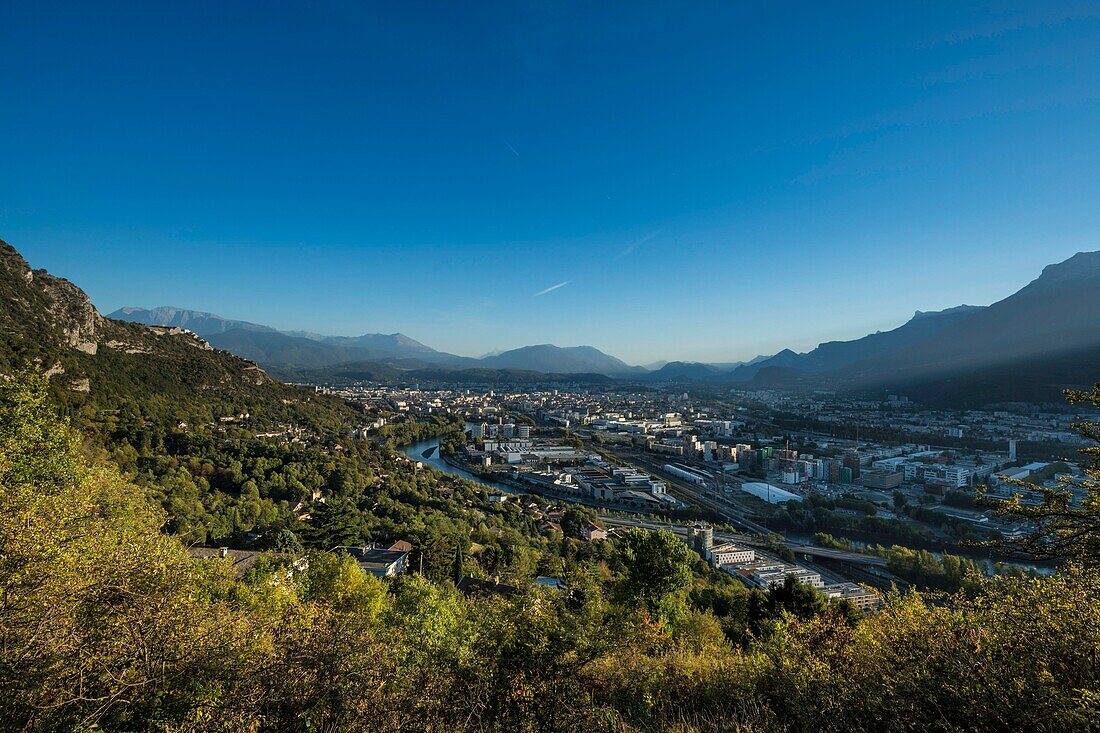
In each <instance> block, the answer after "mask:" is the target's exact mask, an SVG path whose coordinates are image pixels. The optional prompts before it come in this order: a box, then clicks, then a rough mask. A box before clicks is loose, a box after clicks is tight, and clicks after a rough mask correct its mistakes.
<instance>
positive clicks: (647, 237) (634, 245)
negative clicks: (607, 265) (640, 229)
mask: <svg viewBox="0 0 1100 733" xmlns="http://www.w3.org/2000/svg"><path fill="white" fill-rule="evenodd" d="M663 231H664V229H657V230H656V231H652V232H650V233H649V234H647V235H645V236H644V237H642V238H641V239H639V240H637V241H636V242H633V243H631V244H630V245H628V246H627V248H626V249H624V250H623V251H622V252H620V253H619V256H618V257H616V259H619V258H621V257H626V256H627V255H628V254H630V253H631V252H633V251H634V250H636V249H638V247H640V246H641V245H643V244H645V243H646V242H648V241H649V240H651V239H653V238H654V237H656V236H657V235H658V234H660V233H661V232H663Z"/></svg>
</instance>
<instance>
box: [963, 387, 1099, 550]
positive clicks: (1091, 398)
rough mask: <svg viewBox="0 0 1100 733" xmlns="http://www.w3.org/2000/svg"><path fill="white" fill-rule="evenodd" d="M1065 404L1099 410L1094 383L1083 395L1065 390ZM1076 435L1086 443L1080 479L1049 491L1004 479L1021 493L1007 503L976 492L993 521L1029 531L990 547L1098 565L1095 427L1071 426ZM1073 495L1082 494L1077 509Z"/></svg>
mask: <svg viewBox="0 0 1100 733" xmlns="http://www.w3.org/2000/svg"><path fill="white" fill-rule="evenodd" d="M1066 398H1067V400H1068V401H1069V402H1070V404H1086V405H1091V406H1092V407H1096V408H1100V382H1098V383H1097V384H1096V385H1094V386H1093V388H1092V389H1091V390H1090V391H1088V392H1082V391H1078V390H1067V391H1066ZM1074 428H1075V430H1076V431H1077V433H1078V434H1079V435H1081V436H1082V437H1083V438H1085V439H1086V440H1089V441H1092V443H1094V445H1090V446H1088V447H1086V448H1083V449H1081V455H1082V457H1083V460H1082V469H1083V473H1084V476H1083V477H1081V478H1073V477H1066V478H1061V479H1059V481H1060V484H1061V485H1060V486H1058V487H1055V488H1049V487H1044V486H1039V485H1036V484H1032V483H1029V482H1026V481H1021V480H1018V479H1006V480H1007V481H1008V482H1009V483H1010V484H1012V485H1013V486H1016V487H1017V488H1019V489H1021V491H1020V492H1018V493H1016V494H1015V495H1013V496H1012V497H1011V498H1010V499H1008V500H1007V501H1003V500H999V499H995V498H992V497H988V496H985V495H984V491H983V489H979V491H978V496H977V501H978V502H979V503H980V504H982V505H984V506H993V507H994V508H995V510H996V513H997V514H998V515H999V516H1002V517H1006V518H1008V519H1010V520H1015V521H1019V522H1023V523H1025V524H1026V525H1028V526H1030V527H1033V531H1032V532H1031V533H1030V534H1029V535H1027V536H1026V537H1023V538H1021V539H1014V540H1000V541H998V542H997V543H995V546H996V547H998V548H999V549H1001V550H1004V551H1007V552H1009V553H1012V554H1018V555H1023V556H1025V557H1028V558H1033V559H1039V560H1070V561H1073V562H1076V563H1079V564H1081V565H1084V566H1090V567H1094V566H1097V565H1100V422H1090V421H1086V420H1081V421H1079V422H1077V423H1075V424H1074ZM1024 492H1035V493H1037V494H1039V496H1040V499H1041V501H1040V502H1039V503H1038V504H1033V503H1031V502H1025V501H1024ZM1074 492H1081V493H1083V494H1084V500H1083V501H1081V502H1080V503H1079V504H1078V503H1077V502H1076V501H1075V499H1074Z"/></svg>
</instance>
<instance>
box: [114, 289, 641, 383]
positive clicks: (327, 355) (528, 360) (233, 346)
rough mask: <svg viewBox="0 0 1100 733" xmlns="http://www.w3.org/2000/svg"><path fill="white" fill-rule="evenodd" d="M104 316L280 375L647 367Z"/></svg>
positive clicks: (584, 355) (631, 370)
mask: <svg viewBox="0 0 1100 733" xmlns="http://www.w3.org/2000/svg"><path fill="white" fill-rule="evenodd" d="M108 317H109V318H115V319H118V320H123V321H131V322H134V323H142V324H145V325H152V326H165V327H176V328H185V329H188V330H190V331H193V332H194V333H195V334H196V335H198V336H202V337H203V338H204V339H206V340H207V341H209V342H210V343H211V344H212V345H213V346H215V347H216V348H219V349H225V350H226V351H229V352H232V353H234V354H236V355H238V356H240V357H243V358H245V359H249V360H251V361H254V362H256V363H257V364H260V365H261V366H263V367H264V368H266V369H269V370H271V371H272V372H274V373H279V374H289V373H292V372H295V371H298V370H303V369H312V370H315V369H319V368H322V367H334V366H341V365H347V364H353V363H357V362H380V363H382V364H386V365H389V366H395V367H405V368H413V369H415V368H422V367H428V366H441V367H449V368H461V367H465V368H478V369H488V370H502V369H503V370H509V369H511V370H520V371H527V372H544V373H552V374H603V375H608V376H616V375H625V374H639V373H645V369H643V368H641V367H632V366H630V365H628V364H627V363H625V362H624V361H622V360H621V359H616V358H615V357H613V356H609V355H607V354H605V353H603V352H602V351H600V350H599V349H597V348H595V347H592V346H567V347H562V346H554V345H553V344H540V345H537V346H523V347H520V348H518V349H511V350H509V351H501V352H496V353H493V354H487V355H485V356H484V357H482V358H480V359H474V358H470V357H465V356H457V355H455V354H448V353H446V352H442V351H436V350H435V349H433V348H431V347H429V346H426V345H424V344H422V343H420V342H419V341H416V340H415V339H412V338H409V337H408V336H406V335H404V334H401V333H392V334H381V333H368V334H364V335H362V336H322V335H319V334H313V333H304V332H301V331H278V330H276V329H274V328H271V327H269V326H264V325H260V324H258V323H250V322H248V321H236V320H231V319H226V318H222V317H220V316H217V315H214V314H212V313H206V312H203V311H194V310H186V309H183V308H173V307H170V306H162V307H159V308H151V309H145V308H120V309H119V310H117V311H115V312H113V313H111V314H109V316H108Z"/></svg>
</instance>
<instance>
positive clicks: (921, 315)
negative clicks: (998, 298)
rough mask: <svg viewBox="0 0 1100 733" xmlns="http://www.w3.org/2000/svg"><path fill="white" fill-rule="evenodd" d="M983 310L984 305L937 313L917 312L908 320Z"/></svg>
mask: <svg viewBox="0 0 1100 733" xmlns="http://www.w3.org/2000/svg"><path fill="white" fill-rule="evenodd" d="M984 308H985V306H984V305H957V306H955V307H954V308H944V309H943V310H939V311H917V312H916V313H914V314H913V317H912V318H911V319H910V320H912V321H915V320H917V319H918V318H935V317H936V316H947V315H956V314H959V315H961V314H963V313H976V312H977V311H980V310H982V309H984Z"/></svg>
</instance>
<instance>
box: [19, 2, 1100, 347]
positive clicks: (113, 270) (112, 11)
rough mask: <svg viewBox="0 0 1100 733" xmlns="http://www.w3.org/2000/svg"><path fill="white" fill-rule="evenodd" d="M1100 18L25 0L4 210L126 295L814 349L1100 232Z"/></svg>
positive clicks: (45, 254)
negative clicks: (60, 4)
mask: <svg viewBox="0 0 1100 733" xmlns="http://www.w3.org/2000/svg"><path fill="white" fill-rule="evenodd" d="M1098 39H1100V11H1098V10H1097V9H1096V8H1095V6H1094V5H1089V4H1085V3H1081V4H1075V3H1059V4H1044V5H1042V6H1034V5H1033V4H1029V3H1008V4H1001V5H999V6H998V7H996V8H993V9H990V8H983V7H981V6H980V5H973V6H971V5H968V4H960V3H931V4H921V5H919V6H912V7H908V6H885V7H878V6H876V7H874V9H873V10H872V9H871V8H869V7H862V6H850V7H849V8H847V9H838V7H837V6H822V5H820V4H816V3H804V4H799V5H794V6H791V5H787V6H768V5H762V4H761V5H756V4H738V5H736V6H733V5H729V4H721V3H714V4H703V5H695V6H689V7H672V6H661V5H636V6H631V7H630V9H629V12H627V11H626V10H623V9H617V8H614V7H610V6H607V7H604V6H598V7H578V6H565V5H552V6H551V5H544V4H524V3H519V4H512V3H486V4H478V5H476V6H473V7H457V6H456V7H451V6H442V7H441V6H436V5H434V4H430V3H423V4H421V3H409V4H401V5H400V6H388V5H381V6H369V5H364V6H356V5H352V4H347V3H342V2H331V3H320V4H317V5H315V6H311V7H310V8H309V9H298V10H295V9H286V8H274V7H264V8H263V9H262V11H260V12H257V11H256V10H255V8H254V6H251V5H247V4H232V3H228V4H227V3H216V4H215V3H209V4H204V3H188V4H186V5H177V6H173V5H158V6H157V7H155V8H154V7H152V6H145V5H142V4H138V3H133V4H119V5H114V6H111V7H110V8H108V9H104V8H102V7H92V6H86V5H80V4H74V5H72V6H71V7H67V8H65V10H64V12H61V11H60V10H59V9H58V8H56V7H47V6H45V5H37V4H21V5H17V4H9V5H8V6H6V7H5V8H3V9H2V10H0V40H3V42H4V44H5V48H6V50H7V54H6V55H7V58H8V61H6V62H5V66H6V70H5V79H4V84H3V85H0V103H3V105H4V108H5V109H6V110H8V111H9V114H7V115H4V116H0V156H2V160H3V161H4V163H5V171H6V173H7V175H6V176H5V177H4V178H3V180H2V181H0V238H3V239H4V240H6V241H8V242H10V243H11V244H12V245H14V246H15V247H16V248H17V249H19V250H20V251H21V252H22V253H23V254H24V255H25V256H26V257H27V258H28V259H29V260H30V262H31V264H32V265H33V266H35V267H41V268H45V269H48V270H49V271H51V272H53V273H56V274H58V275H60V276H64V277H67V278H69V279H71V280H73V281H74V282H76V283H78V284H79V285H81V287H83V288H84V289H85V290H87V292H88V293H89V295H90V296H91V298H92V299H93V301H94V302H95V303H96V305H97V306H98V307H99V308H100V309H101V310H102V311H103V312H105V313H107V312H111V311H113V310H116V309H117V308H119V307H123V306H138V307H147V308H152V307H157V306H161V305H173V306H176V307H181V308H189V309H195V310H202V311H208V312H212V313H216V314H219V315H221V316H223V317H226V318H233V319H240V320H248V321H253V322H257V323H262V324H265V325H270V326H273V327H275V328H279V329H282V330H301V331H316V332H321V333H330V334H340V335H357V334H362V333H368V332H381V333H393V332H401V333H404V334H406V335H408V336H410V337H412V338H414V339H416V340H418V341H421V342H423V343H425V344H427V345H429V346H431V347H433V348H435V349H439V350H441V351H447V352H451V353H456V354H461V355H465V356H475V357H477V356H481V355H483V354H485V353H487V352H491V351H499V350H504V349H511V348H516V347H518V346H524V345H530V344H541V343H553V344H557V345H561V346H573V345H580V344H585V345H592V346H595V347H596V348H599V349H601V350H602V351H605V352H607V353H609V354H612V355H614V356H617V357H619V358H621V359H623V360H625V361H627V362H628V363H631V364H646V363H650V362H653V361H657V360H685V361H703V362H716V361H739V360H746V359H750V358H752V357H754V356H756V355H758V354H770V353H774V352H776V351H778V350H780V349H783V348H791V349H794V350H796V351H806V350H809V349H812V348H813V347H814V346H816V345H817V344H818V343H820V342H823V341H829V340H843V339H852V338H858V337H861V336H863V335H866V334H867V333H872V332H874V331H878V330H888V329H890V328H894V327H897V326H899V325H901V324H902V323H904V322H905V321H906V320H908V319H909V318H910V317H912V314H913V312H914V311H917V310H922V311H930V310H941V309H944V308H949V307H953V306H957V305H960V304H963V303H966V304H973V305H986V304H989V303H992V302H995V301H997V300H999V299H1001V298H1004V297H1006V296H1008V295H1010V294H1011V293H1012V292H1014V291H1015V290H1017V289H1019V288H1020V287H1023V286H1024V285H1025V284H1026V283H1027V282H1029V281H1031V280H1032V279H1034V278H1035V277H1037V276H1038V275H1039V273H1040V271H1041V270H1042V268H1043V267H1044V266H1045V265H1048V264H1051V263H1055V262H1059V261H1062V260H1065V259H1066V258H1068V257H1070V256H1072V255H1073V254H1074V253H1076V252H1078V251H1091V250H1096V249H1098V248H1100V245H1098V241H1100V240H1098V237H1097V234H1098V232H1100V209H1098V207H1096V206H1095V201H1096V200H1097V199H1098V198H1100V178H1098V177H1097V176H1096V175H1095V171H1096V170H1097V169H1098V167H1100V59H1098V57H1097V56H1096V54H1094V53H1091V52H1090V51H1091V49H1094V48H1095V47H1096V44H1097V41H1098ZM195 49H202V50H203V52H202V53H201V54H196V53H195V52H194V50H195Z"/></svg>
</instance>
